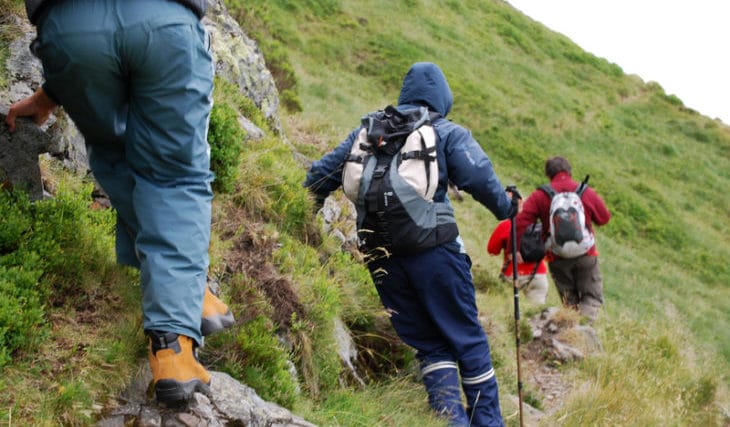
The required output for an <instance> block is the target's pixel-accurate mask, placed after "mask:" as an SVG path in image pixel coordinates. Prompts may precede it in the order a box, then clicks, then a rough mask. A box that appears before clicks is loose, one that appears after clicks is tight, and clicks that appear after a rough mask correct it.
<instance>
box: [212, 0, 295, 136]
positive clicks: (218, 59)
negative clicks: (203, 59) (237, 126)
mask: <svg viewBox="0 0 730 427" xmlns="http://www.w3.org/2000/svg"><path fill="white" fill-rule="evenodd" d="M208 3H209V7H208V13H207V15H206V17H205V18H204V20H203V23H204V24H205V27H206V28H207V29H208V33H209V34H210V43H211V50H212V52H213V61H214V63H215V74H216V76H217V77H220V78H223V79H226V80H228V81H229V82H231V83H233V84H235V85H236V86H238V87H239V88H240V91H241V93H243V94H244V95H245V96H246V97H247V98H249V99H251V100H252V101H253V102H254V103H255V104H256V106H257V107H258V108H259V110H261V112H262V113H263V115H264V118H266V119H267V120H268V121H269V123H270V124H271V127H272V129H274V130H276V131H277V132H279V133H281V123H280V120H279V116H278V110H279V92H278V90H277V89H276V84H275V82H274V78H273V77H272V75H271V72H270V71H269V69H268V68H266V63H265V61H264V56H263V54H262V53H261V50H260V49H259V48H258V46H257V45H256V42H254V41H253V40H252V39H251V38H249V37H248V36H247V35H246V34H245V33H244V32H243V31H242V30H241V27H240V26H239V25H238V23H237V22H236V20H235V19H233V17H231V16H230V14H229V13H228V10H227V9H226V7H225V5H224V3H223V1H222V0H209V2H208ZM249 133H250V132H249Z"/></svg>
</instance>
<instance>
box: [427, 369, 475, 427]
mask: <svg viewBox="0 0 730 427" xmlns="http://www.w3.org/2000/svg"><path fill="white" fill-rule="evenodd" d="M421 374H422V375H423V384H424V385H425V386H426V392H427V393H428V403H429V405H431V408H432V409H433V410H434V411H435V412H436V413H437V414H438V415H439V416H443V417H445V418H447V419H448V420H449V425H450V426H454V427H455V426H460V427H461V426H467V425H468V420H467V418H466V412H465V411H464V405H463V403H462V401H461V388H460V386H459V371H458V369H457V367H456V363H454V362H436V363H433V364H431V365H428V366H425V367H424V368H423V369H422V371H421Z"/></svg>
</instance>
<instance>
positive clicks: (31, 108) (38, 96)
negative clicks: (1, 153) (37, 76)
mask: <svg viewBox="0 0 730 427" xmlns="http://www.w3.org/2000/svg"><path fill="white" fill-rule="evenodd" d="M56 107H57V105H56V103H55V102H53V100H51V98H49V97H48V95H47V94H46V92H45V91H44V90H43V88H42V87H41V88H38V90H36V91H35V93H33V95H31V96H29V97H27V98H25V99H21V100H20V101H18V102H16V103H14V104H12V105H11V106H10V109H9V110H8V115H7V117H5V123H6V124H7V125H8V130H9V131H10V132H15V119H16V117H30V118H32V119H33V121H34V122H35V124H37V125H38V126H40V125H42V124H43V123H45V122H46V120H48V117H49V116H50V115H51V113H53V110H55V109H56Z"/></svg>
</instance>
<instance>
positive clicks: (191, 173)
mask: <svg viewBox="0 0 730 427" xmlns="http://www.w3.org/2000/svg"><path fill="white" fill-rule="evenodd" d="M25 5H26V10H27V13H28V18H29V19H30V21H31V23H32V24H34V25H36V27H37V35H38V37H37V39H36V40H35V41H34V42H33V45H32V50H33V53H34V54H36V56H38V58H39V59H40V60H41V62H42V63H43V77H44V79H45V81H44V82H43V85H42V86H41V87H39V88H38V89H37V90H36V91H35V93H33V94H32V95H30V96H29V97H27V98H25V99H22V100H20V101H18V102H16V103H14V104H12V105H11V106H10V109H9V112H8V115H7V118H6V123H7V125H8V128H9V130H10V131H11V132H13V131H14V130H15V119H16V117H22V116H29V117H31V118H32V119H33V120H34V121H35V122H36V123H37V124H39V125H40V124H42V123H44V122H45V121H46V120H47V119H48V118H49V116H50V115H51V114H52V113H53V111H54V110H55V109H56V108H57V107H58V106H60V105H62V106H63V107H64V110H65V111H66V113H67V114H68V115H69V116H70V117H71V119H72V120H73V122H74V123H75V124H76V126H77V127H78V129H79V130H80V131H81V133H82V134H83V135H84V139H85V142H86V147H87V152H88V156H89V164H90V167H91V170H92V171H93V173H94V178H96V180H97V181H98V182H99V184H100V185H101V186H102V188H103V189H104V190H105V191H106V193H107V194H108V195H109V198H110V200H111V203H112V206H113V207H114V208H115V210H116V214H117V229H116V231H117V233H116V250H117V261H118V262H119V263H120V264H123V265H128V266H132V267H136V268H138V269H139V270H140V283H141V288H142V315H143V321H142V327H143V328H144V330H145V333H146V334H147V336H148V337H149V353H148V357H149V363H150V370H151V372H152V378H153V382H154V389H155V396H156V398H157V400H158V402H159V403H161V404H165V405H177V404H179V403H184V402H185V401H187V400H189V399H190V398H191V397H192V396H193V393H194V392H195V391H203V392H206V391H208V390H209V388H208V386H209V384H210V374H209V372H208V371H207V370H206V369H205V368H204V367H203V366H202V365H201V364H200V362H199V361H198V359H197V357H196V352H195V350H196V348H197V347H199V346H200V345H202V342H203V336H204V335H209V334H211V333H213V332H217V331H219V330H221V329H223V328H225V327H228V326H231V325H232V324H233V321H234V319H233V315H232V313H231V312H230V310H229V309H228V307H227V306H226V305H225V304H224V303H223V302H222V301H221V300H220V299H218V298H217V297H216V296H215V295H214V294H212V293H211V291H210V289H209V287H208V286H207V281H206V276H207V272H208V263H209V260H208V245H209V243H210V227H211V203H212V198H213V191H212V189H211V185H210V183H211V181H212V179H213V174H212V173H211V171H210V147H209V146H208V142H207V139H206V135H207V131H208V120H209V117H210V110H211V107H212V90H213V60H212V56H211V52H210V50H209V41H208V34H207V32H206V30H205V27H204V26H203V24H202V23H201V21H200V20H201V18H202V16H203V15H204V13H205V11H206V7H207V2H206V0H179V1H167V0H26V2H25Z"/></svg>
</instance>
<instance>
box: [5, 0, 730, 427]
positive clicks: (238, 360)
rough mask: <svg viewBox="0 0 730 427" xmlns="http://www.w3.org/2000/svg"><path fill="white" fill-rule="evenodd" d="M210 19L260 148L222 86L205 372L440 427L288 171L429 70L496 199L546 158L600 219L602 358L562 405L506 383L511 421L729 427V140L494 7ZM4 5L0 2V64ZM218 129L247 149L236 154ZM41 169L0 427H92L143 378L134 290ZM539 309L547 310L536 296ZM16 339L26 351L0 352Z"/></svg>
mask: <svg viewBox="0 0 730 427" xmlns="http://www.w3.org/2000/svg"><path fill="white" fill-rule="evenodd" d="M225 3H226V5H227V6H228V8H229V11H230V13H231V14H232V15H233V16H234V17H235V18H236V19H237V21H238V22H239V23H240V24H241V26H242V27H243V29H244V30H245V31H246V33H247V34H249V35H250V36H251V37H253V38H255V39H256V41H257V42H258V44H259V46H260V48H261V50H262V52H263V54H264V57H265V59H266V62H267V66H268V67H269V69H270V70H271V72H272V74H273V76H274V78H275V79H276V83H277V87H278V90H279V94H280V101H281V104H282V106H283V107H282V109H281V110H280V111H279V115H280V118H281V126H282V133H281V134H279V133H278V132H277V130H276V126H275V124H272V123H271V122H270V121H268V122H267V120H266V119H264V118H263V117H262V114H261V112H260V111H256V108H255V106H252V103H251V101H250V100H247V99H244V98H243V97H241V96H240V95H239V92H240V88H239V90H236V88H234V87H232V86H231V85H230V84H229V83H227V82H224V81H221V80H217V81H216V94H215V97H216V109H215V110H214V113H213V117H212V119H211V136H210V137H209V139H210V140H211V145H213V146H214V150H215V149H216V147H222V148H221V152H224V153H228V155H229V156H231V157H235V160H236V161H234V162H221V164H222V165H224V166H225V165H227V166H225V167H231V168H232V169H227V170H226V171H227V172H230V175H225V174H224V173H223V169H219V170H218V171H217V174H218V175H219V176H220V177H226V181H225V182H227V183H228V184H229V186H227V187H226V186H222V187H218V188H217V190H216V191H217V193H216V202H215V207H214V209H215V215H214V229H213V234H214V237H213V242H212V244H211V275H212V276H214V277H215V278H216V279H218V280H219V281H220V284H221V289H222V292H223V295H224V297H225V298H224V299H226V300H227V301H228V302H229V304H230V305H231V307H232V308H233V309H234V312H235V313H236V315H237V320H238V322H237V325H236V327H235V328H234V330H232V331H230V332H228V333H225V334H223V335H221V336H216V337H213V338H212V339H211V340H209V341H208V342H207V345H206V349H205V351H204V352H203V353H202V356H201V357H202V358H203V360H204V361H205V362H206V363H207V364H208V365H209V366H211V367H212V368H213V369H215V370H221V371H224V372H227V373H229V374H231V375H232V376H233V377H235V378H237V379H239V380H241V381H242V382H245V383H246V384H248V385H250V386H252V387H254V388H255V389H256V390H257V392H258V393H259V394H261V395H262V397H264V398H265V399H267V400H271V401H275V402H277V403H279V404H281V405H284V406H286V407H288V408H292V409H293V411H295V412H297V413H299V414H301V415H302V416H303V417H304V418H306V419H307V420H309V421H311V422H313V423H315V424H318V425H342V426H370V425H382V426H409V425H423V426H428V425H442V423H440V422H439V421H438V420H434V419H433V418H432V417H431V415H430V413H429V411H428V408H427V404H426V400H425V393H423V391H422V389H421V386H420V384H418V382H417V381H416V380H415V378H414V375H413V355H412V353H411V352H410V351H409V350H408V349H407V348H405V347H404V346H402V345H401V344H400V343H399V342H398V340H397V339H395V338H394V336H393V333H392V331H391V330H390V328H389V326H388V324H387V321H386V318H385V316H384V313H382V310H381V309H380V307H379V303H378V301H377V297H376V295H375V291H374V289H373V287H372V284H371V282H370V279H369V278H368V276H367V273H366V272H365V270H364V268H362V266H361V265H360V264H359V263H358V262H357V260H356V259H355V258H356V257H353V256H352V255H351V254H350V253H349V252H347V251H343V250H342V248H341V246H340V242H339V241H338V240H337V239H336V238H334V237H333V235H334V233H332V234H327V233H324V232H322V231H321V230H320V228H319V227H318V226H319V225H320V220H319V219H318V218H315V217H314V216H313V215H312V204H311V200H310V199H309V198H308V195H307V194H306V191H304V190H303V189H302V188H301V185H300V184H301V182H302V181H303V178H304V173H305V166H304V163H306V162H301V161H299V160H298V159H301V158H305V159H308V160H312V159H315V158H317V157H318V156H320V155H321V154H323V153H324V152H326V150H327V149H328V148H331V147H333V146H335V145H336V144H337V143H338V142H339V141H340V140H341V138H343V137H344V136H345V135H346V134H347V132H349V130H350V129H351V128H352V127H353V126H355V125H356V124H357V123H358V120H359V117H360V116H361V115H362V114H363V113H365V112H367V111H371V110H374V109H378V108H382V107H383V106H385V105H387V104H392V103H395V101H396V97H397V95H398V89H399V87H400V83H401V79H402V77H403V74H404V73H405V71H406V70H407V69H408V67H409V65H410V64H411V63H412V62H415V61H422V60H427V61H432V62H436V63H438V64H439V65H440V66H441V68H442V69H443V70H444V72H445V74H446V76H447V78H448V79H449V83H450V85H451V88H452V90H453V92H454V97H455V103H454V108H453V110H452V112H451V114H450V115H449V118H450V119H452V120H454V121H456V122H458V123H461V124H463V125H465V126H467V127H469V128H470V129H471V130H472V132H473V134H474V137H475V139H476V140H477V141H479V142H480V144H482V146H483V147H484V150H485V151H486V152H487V154H488V155H489V156H490V158H491V160H492V162H493V163H494V165H495V169H496V171H497V173H498V175H499V176H500V178H501V179H502V182H503V184H517V185H518V187H519V188H520V189H521V191H522V192H523V194H525V193H529V192H530V191H531V189H532V188H534V187H536V186H537V185H540V184H541V183H543V181H544V178H543V177H542V172H541V171H542V166H543V163H544V160H545V158H546V157H548V156H550V155H555V154H561V155H565V156H566V157H568V158H569V159H570V160H571V162H572V163H573V170H574V174H575V175H576V176H582V175H585V174H590V175H591V185H592V186H593V187H594V188H595V189H596V190H597V191H598V192H599V193H600V194H601V195H603V197H604V199H605V200H606V202H607V204H608V206H609V209H610V210H611V212H612V214H613V219H612V221H611V222H610V223H609V225H607V226H606V227H603V228H601V229H600V230H599V231H598V236H597V239H598V244H599V250H600V252H601V263H602V271H603V275H604V286H605V297H606V307H605V310H604V312H603V313H602V314H601V317H600V318H599V320H598V322H597V323H596V325H595V328H596V330H597V331H598V335H599V338H600V340H601V342H602V344H603V352H601V353H600V354H596V355H593V356H592V357H590V358H589V359H586V360H584V361H582V362H576V363H570V364H566V365H564V366H558V367H556V368H557V371H558V372H559V373H560V375H561V379H562V381H563V383H564V384H566V385H567V386H566V389H564V390H562V391H561V396H560V399H559V402H556V401H555V400H551V399H549V398H548V396H546V395H544V394H543V393H541V392H540V391H539V390H538V388H537V386H536V385H535V383H534V381H533V379H534V378H533V376H532V375H531V374H532V372H530V371H527V372H523V375H525V377H524V378H526V396H527V400H528V402H529V403H530V404H532V405H533V406H536V407H538V408H540V409H542V410H544V411H545V413H546V414H547V415H546V416H545V417H544V418H543V419H542V420H541V421H540V423H539V425H546V426H547V425H568V426H571V425H575V426H582V425H607V426H608V425H611V426H613V425H678V426H694V425H726V424H727V423H728V420H729V419H730V415H729V413H730V394H729V393H730V392H729V391H728V389H729V386H730V378H729V377H728V373H729V372H730V289H729V286H728V284H729V283H730V266H729V265H728V262H727V260H728V259H730V232H729V229H728V227H729V226H728V212H730V196H728V194H727V192H726V191H725V189H726V188H728V184H730V128H729V127H728V126H727V125H725V124H723V123H721V122H719V121H716V120H712V119H710V118H707V117H704V116H702V115H700V114H698V113H697V112H694V111H692V110H689V109H687V108H686V107H684V105H683V104H682V101H681V99H679V98H677V97H676V96H674V95H672V94H667V93H665V92H664V90H663V89H662V87H661V83H660V82H659V83H656V82H644V81H642V80H641V79H639V78H638V77H636V76H630V75H625V74H624V73H623V71H622V70H621V69H620V67H618V66H617V65H615V64H611V63H610V62H608V61H606V60H604V59H601V58H597V57H595V56H593V55H590V54H588V53H586V52H584V51H582V50H581V49H580V48H579V47H577V46H576V45H575V44H574V43H572V42H571V41H570V40H569V39H567V38H565V37H564V36H562V35H559V34H556V33H553V32H551V31H549V30H548V29H547V28H545V27H544V26H542V25H541V24H539V23H536V22H534V21H531V20H530V19H529V18H527V17H525V16H524V15H522V14H520V13H519V12H518V11H516V10H515V9H513V8H512V7H510V6H509V4H508V3H505V2H502V1H499V0H491V1H477V0H467V1H447V2H436V1H432V0H408V1H404V2H387V1H384V0H368V1H353V0H326V1H310V0H306V1H301V2H289V1H284V0H268V1H266V0H253V1H248V0H247V1H243V0H227V1H226V2H225ZM21 4H22V2H20V1H17V0H0V11H2V12H3V19H2V20H0V63H3V62H4V60H5V55H6V54H7V45H8V43H9V42H10V41H11V40H13V39H14V37H16V36H17V35H15V34H14V33H13V31H14V30H16V29H17V27H16V26H15V24H14V21H13V17H14V16H22V15H21V12H22V9H21V7H22V6H21ZM3 69H4V68H3ZM6 84H7V79H6V78H5V76H3V77H2V78H0V85H3V86H4V85H6ZM1 102H2V103H3V104H4V100H3V101H1ZM3 106H4V105H3ZM238 116H245V117H246V118H248V119H249V120H251V121H252V122H253V123H255V124H256V125H257V126H258V127H260V128H261V129H263V130H264V132H265V135H266V136H264V137H263V138H260V139H255V140H247V142H245V143H243V144H237V143H238V142H239V141H241V140H242V139H243V136H242V135H243V134H245V132H244V131H242V130H241V129H239V127H238V126H237V125H235V123H236V120H235V119H236V117H238ZM239 123H240V120H239ZM241 132H244V133H243V134H242V133H241ZM231 141H232V142H233V143H234V144H233V145H235V146H236V147H238V148H236V149H233V148H231V144H229V142H231ZM292 149H293V150H294V151H295V152H296V156H293V155H292ZM227 150H228V151H227ZM231 150H232V151H231ZM230 153H234V154H232V155H231V154H230ZM230 165H233V166H230ZM42 166H43V169H44V173H45V174H46V175H47V180H49V181H51V182H52V183H53V184H54V187H55V189H56V190H57V191H56V193H55V195H56V199H55V200H54V201H51V202H44V203H40V204H37V205H35V207H34V206H31V205H30V204H28V203H27V202H26V201H24V199H23V198H22V197H21V196H15V195H8V194H5V193H3V196H2V198H1V199H0V202H1V203H0V212H1V213H2V214H3V215H2V218H3V222H2V224H1V226H0V250H2V262H0V284H1V285H2V286H0V292H2V293H0V295H2V298H3V299H2V301H4V304H5V305H2V304H0V344H2V346H0V368H2V370H3V374H2V376H1V377H0V395H2V396H3V397H2V398H0V420H2V422H0V424H3V423H7V424H8V425H13V424H15V425H18V424H34V425H56V424H65V425H70V424H76V425H83V424H91V423H92V420H94V418H95V417H96V416H97V415H98V413H99V412H103V411H104V410H105V408H107V407H108V402H109V400H112V398H113V396H114V395H115V394H116V393H118V392H119V390H121V389H122V388H123V387H124V386H125V384H126V382H127V380H128V378H130V377H131V376H133V374H134V372H135V371H136V370H137V369H138V368H137V367H138V366H139V364H140V363H144V358H145V356H146V353H145V347H144V338H143V337H142V334H141V331H140V330H139V319H138V310H139V308H138V306H137V304H138V295H137V293H138V287H137V286H136V283H137V280H138V279H137V278H136V275H135V272H132V271H127V270H125V269H121V268H119V267H116V266H114V262H113V243H112V233H113V211H109V210H98V211H96V210H89V209H88V206H89V204H90V202H91V201H90V197H89V194H90V193H91V185H90V184H89V183H87V182H84V181H83V180H82V179H81V178H80V177H78V176H74V175H72V174H71V175H69V174H67V172H65V171H63V170H62V169H61V168H59V167H58V165H56V164H55V163H53V162H48V163H44V164H42ZM224 166H218V167H221V168H222V167H224ZM234 169H235V170H234ZM221 181H222V180H221ZM333 199H336V200H342V198H341V195H340V194H338V195H335V197H333ZM455 204H456V206H455V208H456V211H457V215H458V220H459V222H460V229H461V232H462V235H463V237H464V240H465V243H466V245H467V249H468V251H469V253H470V255H471V257H472V260H473V264H474V265H473V274H474V277H475V283H476V285H477V288H478V302H479V308H480V311H481V312H482V314H483V317H484V318H485V319H486V320H485V325H486V329H487V333H488V335H489V338H490V344H491V346H492V351H493V359H494V363H495V368H496V370H497V376H498V378H499V381H500V387H501V388H500V392H501V400H502V406H503V413H504V415H505V416H506V417H507V424H508V425H517V424H516V423H517V419H516V414H515V412H516V404H515V402H514V398H513V397H514V396H515V394H516V368H515V349H514V339H513V329H512V327H513V325H512V324H513V321H514V320H513V313H512V309H513V307H512V290H511V288H508V287H506V286H504V285H503V284H501V283H500V282H499V281H498V280H497V274H498V269H499V260H497V259H496V258H492V257H489V256H487V254H486V252H485V250H484V247H485V245H486V241H487V238H488V236H489V233H490V232H491V230H492V229H493V228H494V226H495V225H496V223H497V221H496V220H495V219H494V218H493V217H492V216H491V214H489V213H488V212H487V211H486V210H484V208H483V207H481V206H479V205H477V204H476V203H475V202H473V200H471V198H469V197H468V196H467V197H466V198H465V199H464V201H463V202H458V203H455ZM344 209H345V211H346V210H347V207H346V206H344ZM345 213H346V212H345ZM44 224H46V225H45V226H44ZM351 226H352V225H351V224H350V223H347V221H343V222H342V223H341V224H339V227H340V228H342V229H344V230H346V229H347V228H348V227H351ZM52 242H55V243H52ZM355 255H356V254H355ZM130 283H131V284H132V285H131V286H130ZM29 290H32V291H29ZM26 291H28V292H27V293H23V292H26ZM18 301H20V302H18ZM13 304H17V305H13ZM548 305H551V306H557V305H559V303H558V301H557V297H556V295H555V292H554V288H551V289H550V291H549V297H548ZM17 307H21V308H24V309H23V310H19V311H16V308H17ZM28 308H33V310H32V311H31V310H29V309H28ZM523 310H524V313H523V314H524V316H526V317H528V316H532V315H535V314H537V313H539V308H538V307H529V306H527V307H523ZM19 313H23V315H22V316H20V314H19ZM340 320H341V321H342V323H343V324H344V325H345V329H346V330H347V331H349V333H350V336H351V337H352V340H353V342H354V345H355V346H356V348H357V354H358V356H357V358H356V359H355V363H356V365H357V366H356V369H355V371H349V370H348V369H345V368H344V367H343V365H342V360H341V359H340V357H339V355H338V346H339V344H340V343H339V342H338V341H337V338H336V337H335V336H334V335H335V333H334V332H333V329H336V328H333V327H332V325H333V324H335V325H338V324H339V322H340ZM2 322H6V323H2ZM19 328H26V329H27V330H32V331H34V332H35V333H33V334H26V335H21V334H18V335H12V333H16V332H17V330H18V329H19ZM16 336H17V337H20V338H18V339H17V340H16V341H13V340H10V339H9V338H8V337H11V338H12V337H16ZM7 349H9V351H7ZM140 361H141V362H140ZM292 367H293V369H294V370H295V372H296V373H295V374H294V375H292V373H291V372H292ZM353 372H354V373H355V374H356V375H359V376H358V377H357V378H355V377H354V376H353ZM358 379H359V381H358Z"/></svg>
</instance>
